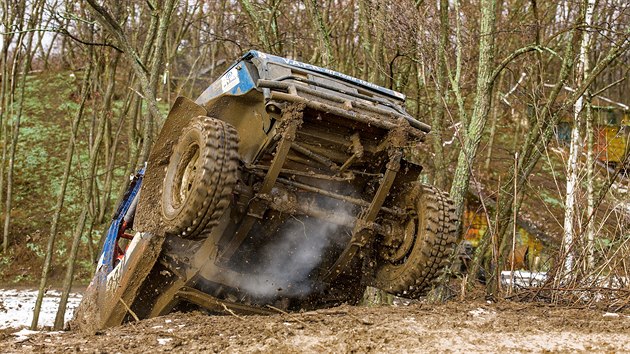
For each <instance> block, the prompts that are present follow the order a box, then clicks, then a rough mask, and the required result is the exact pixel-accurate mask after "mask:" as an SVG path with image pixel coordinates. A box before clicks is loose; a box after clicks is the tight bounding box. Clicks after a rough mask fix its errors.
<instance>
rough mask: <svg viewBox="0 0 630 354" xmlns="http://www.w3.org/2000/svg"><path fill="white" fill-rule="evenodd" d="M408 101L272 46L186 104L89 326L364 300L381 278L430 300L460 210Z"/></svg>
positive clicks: (166, 132) (136, 193)
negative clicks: (442, 186)
mask: <svg viewBox="0 0 630 354" xmlns="http://www.w3.org/2000/svg"><path fill="white" fill-rule="evenodd" d="M404 105H405V96H404V95H403V94H401V93H398V92H395V91H393V90H390V89H386V88H383V87H380V86H377V85H374V84H372V83H369V82H366V81H363V80H359V79H356V78H353V77H350V76H348V75H344V74H341V73H339V72H336V71H332V70H329V69H324V68H320V67H317V66H313V65H309V64H305V63H301V62H298V61H295V60H292V59H286V58H281V57H277V56H273V55H269V54H264V53H261V52H258V51H250V52H248V53H247V54H245V55H244V56H243V57H242V58H241V59H240V60H238V61H237V62H236V63H235V64H234V65H232V66H231V67H230V68H229V69H228V70H227V71H226V72H225V73H224V74H223V75H222V76H221V77H220V78H219V79H218V80H217V81H216V82H214V83H213V84H211V85H210V86H209V87H208V88H207V89H206V90H205V91H204V92H203V93H202V94H201V96H199V98H197V100H196V101H194V102H193V101H191V100H189V99H187V98H183V97H180V98H178V99H177V100H176V102H175V104H174V106H173V108H172V109H171V111H170V113H169V115H168V117H167V119H166V121H165V123H164V125H163V127H162V130H161V132H160V134H159V136H158V138H157V140H156V142H155V145H154V147H153V150H152V152H151V155H150V158H149V161H148V164H147V167H146V171H145V170H142V171H140V172H139V173H138V175H137V176H135V178H134V179H133V181H132V182H131V184H130V187H129V190H128V192H127V195H126V196H125V198H124V199H123V201H122V203H121V205H120V207H119V208H118V211H117V213H116V215H115V217H114V220H113V223H112V225H111V227H110V229H109V233H108V234H107V238H106V240H105V242H104V246H103V250H102V253H101V257H100V260H99V262H98V267H97V271H96V275H95V277H94V280H93V281H92V284H91V285H90V287H89V289H88V291H87V292H86V295H85V297H84V300H83V303H82V304H81V306H80V307H79V309H78V310H77V311H76V315H75V320H74V324H75V325H76V326H78V327H81V328H83V329H90V330H94V329H98V328H103V327H107V326H112V325H117V324H120V323H122V322H124V321H129V320H132V319H134V318H136V319H140V318H148V317H153V316H158V315H162V314H166V313H168V312H171V311H173V310H176V309H189V308H201V309H204V310H206V311H209V312H217V311H233V312H240V313H267V312H274V311H278V310H280V311H291V310H297V309H308V308H318V307H324V306H332V305H335V304H340V303H342V302H347V303H356V302H357V301H359V300H360V298H361V296H362V294H363V291H364V289H365V287H366V285H370V286H374V287H376V288H380V289H382V290H384V291H386V292H389V293H392V294H395V295H398V296H402V297H409V298H417V297H419V296H422V295H424V294H425V293H426V292H427V291H428V290H429V289H430V288H431V287H432V285H433V284H434V281H435V280H436V278H437V277H438V276H439V275H440V274H441V272H442V270H443V269H444V268H446V263H447V258H448V256H449V255H450V253H451V252H452V250H453V248H454V245H455V242H456V235H455V219H454V212H453V211H454V208H453V205H452V202H451V201H450V200H449V198H448V196H447V195H446V194H445V193H444V192H442V191H439V190H437V189H436V188H434V187H431V186H429V185H425V184H422V183H420V182H418V179H419V176H420V173H421V171H422V166H420V165H419V164H418V161H419V159H418V155H421V154H422V153H423V148H422V141H423V140H424V138H425V135H426V134H427V133H428V132H429V131H430V127H429V126H428V125H427V124H425V123H422V122H420V121H418V120H416V119H414V118H413V117H411V116H410V115H409V114H408V113H407V112H406V111H405V108H404ZM126 239H128V241H127V240H126Z"/></svg>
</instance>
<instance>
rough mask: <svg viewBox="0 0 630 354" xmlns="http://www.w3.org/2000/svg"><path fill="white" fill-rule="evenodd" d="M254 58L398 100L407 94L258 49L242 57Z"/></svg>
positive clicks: (402, 99) (244, 58) (246, 58)
mask: <svg viewBox="0 0 630 354" xmlns="http://www.w3.org/2000/svg"><path fill="white" fill-rule="evenodd" d="M252 58H258V59H260V60H262V61H267V62H273V63H277V64H281V65H288V66H293V67H296V68H300V69H303V70H308V71H312V72H316V73H318V74H322V75H325V76H328V77H332V78H335V79H339V80H342V81H345V82H348V83H351V84H353V85H357V86H360V87H362V88H365V89H368V90H371V91H374V92H377V93H379V94H382V95H385V96H388V97H391V98H393V99H396V100H400V101H404V100H405V95H404V94H402V93H400V92H397V91H394V90H390V89H388V88H385V87H382V86H378V85H375V84H373V83H371V82H367V81H365V80H361V79H357V78H356V77H352V76H350V75H346V74H343V73H340V72H338V71H335V70H331V69H327V68H322V67H319V66H316V65H312V64H307V63H303V62H300V61H297V60H293V59H288V58H283V57H279V56H276V55H272V54H267V53H263V52H260V51H257V50H250V51H249V52H247V53H245V55H243V57H242V58H241V60H239V61H242V60H248V59H252Z"/></svg>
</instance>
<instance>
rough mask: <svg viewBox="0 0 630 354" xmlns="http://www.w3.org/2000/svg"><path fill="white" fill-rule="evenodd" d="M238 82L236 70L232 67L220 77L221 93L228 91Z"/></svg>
mask: <svg viewBox="0 0 630 354" xmlns="http://www.w3.org/2000/svg"><path fill="white" fill-rule="evenodd" d="M238 82H239V81H238V70H237V69H236V67H234V68H232V70H230V71H228V72H227V73H225V75H223V76H222V77H221V88H222V89H223V92H227V91H230V90H231V89H233V88H234V86H236V85H238Z"/></svg>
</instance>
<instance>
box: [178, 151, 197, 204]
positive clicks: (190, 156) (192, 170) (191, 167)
mask: <svg viewBox="0 0 630 354" xmlns="http://www.w3.org/2000/svg"><path fill="white" fill-rule="evenodd" d="M198 160H199V145H197V144H191V145H189V147H188V149H186V153H185V154H184V155H183V156H182V159H181V161H180V163H179V165H178V167H177V173H176V175H175V183H174V185H173V187H174V188H173V190H172V195H171V200H172V205H173V207H174V208H175V209H178V208H180V207H181V206H182V205H183V204H184V203H185V202H186V199H187V198H188V196H189V195H190V192H191V190H192V188H193V185H194V183H195V180H196V177H197V161H198Z"/></svg>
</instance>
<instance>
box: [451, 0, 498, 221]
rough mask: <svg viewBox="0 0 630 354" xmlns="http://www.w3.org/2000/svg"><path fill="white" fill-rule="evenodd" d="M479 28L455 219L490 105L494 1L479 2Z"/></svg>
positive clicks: (453, 190) (455, 187) (456, 178)
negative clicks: (468, 121)
mask: <svg viewBox="0 0 630 354" xmlns="http://www.w3.org/2000/svg"><path fill="white" fill-rule="evenodd" d="M480 7H481V29H480V39H479V65H478V69H477V70H478V71H477V89H476V93H475V101H474V105H473V111H472V114H471V116H470V123H469V125H468V129H467V130H466V132H465V135H464V136H463V137H462V138H463V144H462V148H461V150H460V152H459V157H458V159H457V166H456V168H455V175H454V176H453V184H452V186H451V198H453V201H454V202H455V207H456V212H457V217H458V219H460V220H461V217H462V215H463V211H464V199H465V197H466V192H467V191H468V183H469V180H470V174H471V172H472V165H473V161H474V159H475V156H476V154H477V148H478V147H479V142H480V141H481V134H482V133H483V129H484V126H485V124H486V121H487V117H488V112H489V111H490V107H491V102H492V88H493V85H494V78H493V77H492V74H493V68H494V36H495V33H494V27H495V21H496V0H481V3H480Z"/></svg>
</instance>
